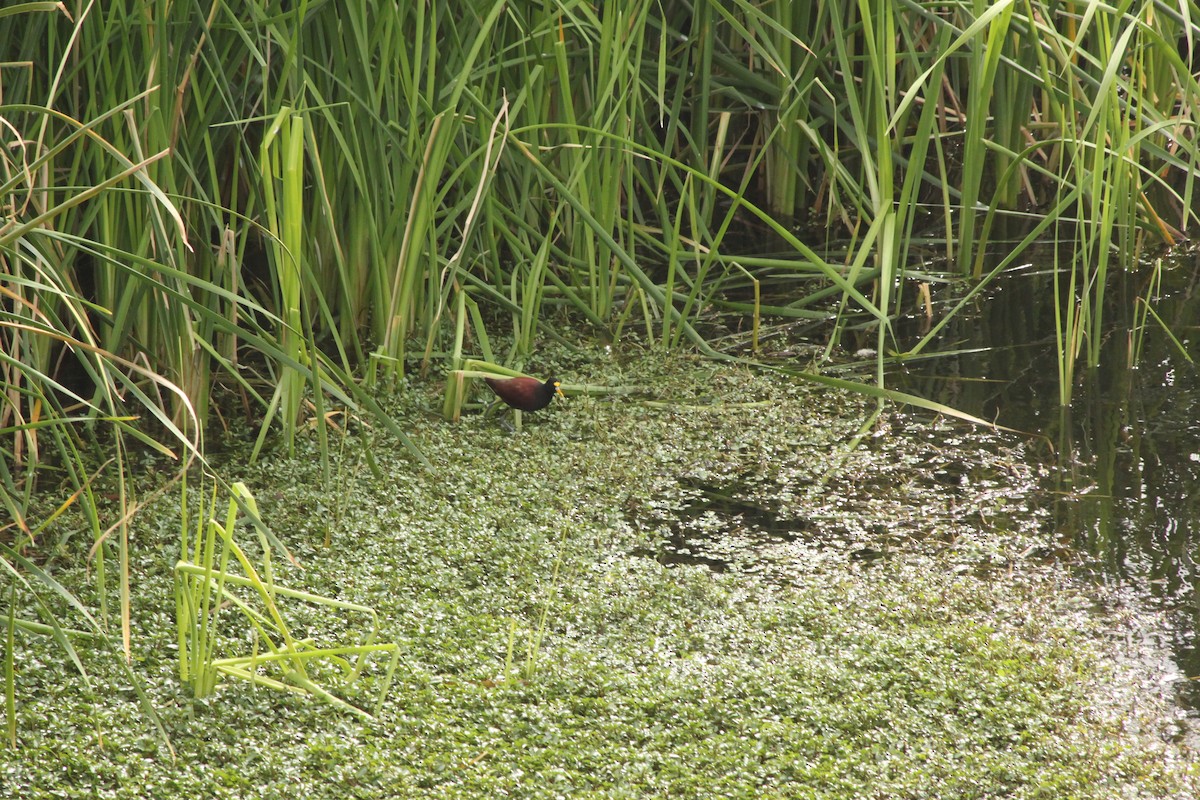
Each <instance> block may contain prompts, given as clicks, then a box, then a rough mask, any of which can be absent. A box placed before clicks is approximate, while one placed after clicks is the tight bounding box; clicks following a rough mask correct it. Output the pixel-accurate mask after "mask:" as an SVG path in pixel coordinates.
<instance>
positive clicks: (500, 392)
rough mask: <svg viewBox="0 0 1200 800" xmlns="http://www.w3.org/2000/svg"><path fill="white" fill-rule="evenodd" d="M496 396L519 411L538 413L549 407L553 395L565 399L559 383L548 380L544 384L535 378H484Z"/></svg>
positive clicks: (552, 379) (551, 379)
mask: <svg viewBox="0 0 1200 800" xmlns="http://www.w3.org/2000/svg"><path fill="white" fill-rule="evenodd" d="M484 380H485V381H487V385H488V386H490V387H492V391H493V392H495V393H496V396H497V397H499V398H500V399H501V400H503V401H504V402H505V403H506V404H507V405H509V406H510V407H512V408H515V409H518V410H520V411H539V410H541V409H543V408H545V407H546V406H548V405H550V401H551V400H553V399H554V395H556V394H557V395H559V396H560V397H563V398H565V397H566V395H565V394H563V390H562V389H561V388H560V385H559V382H558V381H557V380H555V379H554V378H549V379H548V380H546V381H545V382H544V383H543V382H542V381H539V380H538V379H537V378H484Z"/></svg>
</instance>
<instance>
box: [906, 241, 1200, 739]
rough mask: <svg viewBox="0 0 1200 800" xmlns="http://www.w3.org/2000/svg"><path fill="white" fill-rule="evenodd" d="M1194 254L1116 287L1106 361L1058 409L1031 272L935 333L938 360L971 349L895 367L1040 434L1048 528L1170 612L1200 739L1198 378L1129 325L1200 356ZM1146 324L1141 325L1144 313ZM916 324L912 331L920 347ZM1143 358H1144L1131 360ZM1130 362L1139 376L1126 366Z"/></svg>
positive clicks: (1174, 352)
mask: <svg viewBox="0 0 1200 800" xmlns="http://www.w3.org/2000/svg"><path fill="white" fill-rule="evenodd" d="M1198 275H1200V256H1197V255H1195V254H1192V255H1187V256H1183V257H1178V258H1176V259H1175V260H1174V261H1173V262H1172V263H1170V264H1166V263H1164V265H1163V270H1162V272H1161V279H1162V280H1161V286H1160V287H1159V288H1158V291H1157V292H1151V289H1153V288H1154V283H1153V273H1152V270H1149V269H1147V270H1145V271H1143V272H1140V273H1123V274H1121V275H1119V276H1117V277H1115V278H1114V279H1113V280H1112V281H1111V282H1110V286H1109V288H1108V290H1107V294H1106V298H1105V303H1104V325H1103V329H1104V330H1105V335H1104V341H1103V358H1102V360H1101V363H1100V365H1099V366H1098V367H1097V368H1095V369H1092V370H1089V369H1087V368H1086V367H1084V366H1082V364H1081V366H1080V367H1079V372H1078V374H1077V375H1076V376H1075V381H1074V386H1073V388H1072V397H1071V402H1070V404H1069V406H1067V407H1065V408H1064V407H1062V406H1061V405H1060V403H1059V376H1058V366H1057V360H1056V356H1055V353H1056V348H1057V346H1056V341H1055V319H1054V302H1053V296H1054V295H1053V292H1054V288H1053V279H1052V277H1051V276H1050V275H1048V274H1045V273H1044V272H1043V273H1040V272H1038V271H1037V270H1036V267H1030V268H1027V269H1026V270H1024V271H1021V272H1017V273H1014V274H1011V275H1007V276H1004V277H1003V278H1002V279H1001V280H1000V281H999V282H998V283H997V284H996V286H995V288H994V290H993V291H992V292H991V293H990V294H989V296H988V297H987V298H986V299H985V300H984V301H983V302H981V303H979V304H978V305H977V307H975V308H974V309H973V310H972V311H971V312H970V313H969V314H967V315H964V316H963V317H962V318H961V319H960V320H958V321H956V322H954V323H952V324H951V325H950V326H948V328H947V329H946V330H945V331H944V332H943V333H942V334H941V335H940V341H939V343H938V345H937V347H935V348H934V349H935V350H943V351H949V350H955V349H965V348H971V347H978V346H980V345H981V344H986V345H987V347H988V349H986V350H982V351H980V352H975V353H968V354H961V355H952V356H947V357H945V358H938V359H933V360H929V361H923V362H919V363H917V364H913V365H911V366H908V367H906V368H903V369H899V370H896V371H895V372H894V373H893V375H892V378H891V385H892V386H893V387H894V388H899V389H903V390H905V391H910V392H913V393H916V394H919V395H922V396H925V397H928V398H932V399H936V400H939V401H941V402H944V403H946V404H947V405H952V406H954V407H955V408H958V409H961V410H963V411H967V412H969V413H972V414H975V415H977V416H980V417H983V418H985V419H993V420H995V421H996V422H998V423H999V424H1001V425H1005V426H1008V427H1012V428H1016V429H1019V430H1023V431H1030V432H1034V433H1039V434H1042V435H1044V436H1045V437H1046V438H1047V441H1046V451H1045V452H1046V460H1047V462H1048V463H1049V464H1050V465H1051V466H1054V467H1056V469H1054V470H1052V474H1053V475H1054V477H1053V478H1052V480H1053V482H1054V486H1053V489H1054V490H1055V491H1054V492H1053V493H1052V495H1053V498H1054V499H1052V500H1051V501H1050V504H1051V509H1050V511H1051V518H1052V520H1053V525H1054V531H1055V532H1056V534H1057V535H1058V538H1059V541H1060V543H1061V544H1063V545H1066V546H1068V547H1070V548H1071V549H1073V550H1074V551H1075V552H1076V553H1077V554H1078V555H1079V560H1080V563H1081V567H1080V568H1081V569H1082V570H1084V571H1085V572H1088V573H1091V574H1092V575H1093V576H1095V577H1096V578H1097V579H1099V580H1102V581H1104V582H1107V583H1109V584H1113V583H1116V584H1117V585H1119V586H1120V587H1123V588H1125V589H1127V590H1128V591H1132V592H1134V593H1135V594H1136V595H1137V596H1138V597H1140V598H1141V599H1142V600H1143V602H1145V603H1146V604H1147V605H1150V606H1151V607H1152V608H1156V609H1160V610H1162V611H1165V612H1167V616H1168V619H1169V620H1170V628H1169V630H1168V631H1167V632H1166V633H1164V636H1165V638H1166V639H1167V640H1168V641H1167V642H1165V644H1166V645H1167V646H1168V647H1169V649H1170V651H1171V653H1172V654H1173V658H1174V660H1175V662H1176V664H1177V665H1178V667H1179V669H1180V671H1181V672H1182V673H1183V675H1184V676H1186V677H1187V678H1189V679H1192V680H1181V681H1177V682H1176V683H1175V687H1174V688H1175V694H1176V696H1177V699H1178V702H1179V703H1180V704H1181V706H1182V707H1183V708H1185V709H1187V711H1188V712H1189V717H1190V723H1191V724H1190V725H1189V727H1190V728H1192V729H1200V726H1197V723H1198V722H1200V681H1198V680H1195V679H1196V678H1197V677H1200V576H1198V575H1197V571H1198V570H1197V561H1198V560H1200V376H1198V375H1197V368H1196V366H1195V365H1193V364H1191V363H1189V362H1188V360H1187V358H1186V357H1185V356H1184V355H1183V354H1182V353H1181V352H1180V348H1179V346H1178V345H1176V344H1175V343H1173V342H1171V340H1170V338H1169V337H1168V336H1167V335H1166V334H1165V333H1164V332H1163V329H1162V326H1161V325H1160V324H1159V323H1157V322H1156V321H1154V320H1153V318H1150V319H1149V320H1148V321H1147V322H1146V324H1145V325H1144V326H1143V327H1142V330H1141V332H1140V333H1139V329H1138V317H1137V314H1138V309H1139V305H1141V304H1142V303H1143V300H1147V299H1148V300H1149V304H1150V306H1151V307H1152V308H1153V309H1154V311H1155V312H1156V313H1157V314H1158V316H1159V317H1161V319H1162V321H1163V323H1165V324H1166V326H1167V327H1168V328H1169V329H1170V330H1171V332H1172V333H1173V334H1174V335H1175V337H1176V338H1177V339H1178V340H1179V343H1180V344H1181V345H1182V347H1183V349H1184V350H1186V351H1187V353H1188V354H1189V355H1190V356H1191V357H1192V358H1193V359H1198V358H1200V346H1197V339H1198V338H1200V337H1198V336H1197V325H1198V324H1200V287H1198V286H1197V283H1198ZM1143 316H1144V315H1143ZM919 325H920V323H919V321H912V320H910V321H908V323H907V324H906V325H905V326H901V329H902V330H903V328H904V327H911V330H910V331H908V332H907V333H906V334H905V335H911V336H912V338H911V340H910V341H906V342H904V344H905V346H910V345H911V344H912V343H915V342H916V341H917V338H918V335H917V334H918V331H917V330H916V329H917V328H919ZM1139 349H1140V352H1139ZM1131 361H1132V362H1133V363H1134V364H1135V368H1134V369H1132V370H1130V369H1129V365H1130V363H1131Z"/></svg>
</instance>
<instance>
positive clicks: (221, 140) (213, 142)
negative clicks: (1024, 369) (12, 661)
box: [0, 0, 1200, 720]
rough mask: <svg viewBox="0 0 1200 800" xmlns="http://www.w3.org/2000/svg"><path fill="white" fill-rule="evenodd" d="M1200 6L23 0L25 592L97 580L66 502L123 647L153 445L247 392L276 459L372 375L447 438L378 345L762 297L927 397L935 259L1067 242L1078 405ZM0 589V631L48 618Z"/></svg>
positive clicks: (15, 326) (17, 375)
mask: <svg viewBox="0 0 1200 800" xmlns="http://www.w3.org/2000/svg"><path fill="white" fill-rule="evenodd" d="M1198 11H1200V8H1197V5H1196V4H1195V3H1193V2H1184V3H1175V4H1164V3H1155V2H1149V0H1147V1H1145V2H1131V3H1122V4H1117V5H1104V4H1097V3H1082V2H1016V0H1007V1H1003V0H1002V2H981V0H961V1H960V2H949V3H940V4H937V5H935V6H930V5H920V4H913V3H910V2H900V1H899V0H860V1H859V2H855V3H832V2H821V1H819V0H818V1H817V2H800V1H799V0H781V1H780V2H774V3H766V4H763V3H754V2H750V0H731V2H728V3H709V2H699V3H677V2H649V0H639V1H638V2H634V3H624V4H620V3H574V2H557V1H556V0H552V1H551V2H544V3H531V2H504V1H502V0H468V2H460V3H453V4H452V3H444V2H433V3H422V2H407V1H406V2H394V3H382V2H364V3H350V4H344V3H317V2H312V3H304V2H301V3H292V4H277V3H270V2H265V0H257V1H254V0H252V1H251V2H245V3H222V2H215V1H214V2H209V3H203V2H202V3H177V2H175V3H173V2H167V0H151V1H150V2H140V1H139V2H132V1H130V0H113V2H105V3H98V2H95V0H71V2H63V3H57V2H27V3H19V4H15V5H14V4H9V5H8V6H6V7H5V8H0V41H2V42H4V43H5V44H4V57H3V58H0V138H2V140H3V145H4V146H3V147H0V200H2V204H0V216H2V218H0V292H2V294H3V302H2V303H0V342H2V344H3V347H0V382H2V383H3V388H4V391H3V395H2V396H3V403H2V405H0V434H2V435H3V437H4V442H5V444H4V455H3V457H2V458H0V482H2V483H3V491H2V492H0V497H2V498H3V503H4V506H5V510H6V512H7V514H8V517H9V519H10V523H9V525H8V527H7V529H6V531H5V532H4V536H3V538H0V566H2V567H3V569H4V572H5V573H6V575H7V578H6V580H7V582H8V589H7V591H6V592H5V596H6V597H9V598H10V601H9V602H10V609H11V608H12V607H13V605H12V604H13V603H15V602H17V598H18V597H20V598H25V600H27V601H30V602H33V601H34V600H35V599H36V598H40V597H43V596H46V595H55V596H57V595H61V594H64V593H65V594H70V592H68V591H67V590H66V589H64V588H63V587H60V586H58V585H57V584H56V583H55V582H54V581H53V580H52V578H50V576H48V575H46V574H45V573H43V572H40V571H39V570H37V569H36V568H35V567H36V563H35V560H30V558H29V555H30V554H31V553H36V552H37V551H38V550H39V549H40V548H44V547H45V546H46V536H47V533H48V530H49V529H50V527H51V526H52V525H54V524H58V523H59V521H61V520H62V519H64V517H63V514H64V513H65V512H66V511H68V510H69V511H71V512H73V514H74V515H73V516H72V517H71V519H79V520H82V522H80V523H72V524H81V525H84V526H86V528H87V529H88V531H89V536H90V539H91V544H90V545H89V546H88V547H87V549H86V550H85V551H83V552H80V553H78V554H77V555H78V556H79V557H80V558H87V559H89V560H90V563H91V565H92V570H91V576H92V580H93V581H94V586H95V593H94V594H95V597H96V609H94V610H95V613H96V614H97V615H98V620H97V623H98V626H99V627H103V626H104V625H105V624H107V621H108V620H109V619H110V617H112V615H114V614H116V615H118V616H119V617H120V620H121V622H120V628H121V630H122V640H123V641H122V644H121V649H122V650H123V652H124V654H125V657H126V658H128V657H129V653H130V646H129V636H130V625H129V620H128V615H129V613H130V611H129V609H130V602H129V594H130V592H131V591H132V589H131V583H130V575H129V564H130V558H129V547H130V542H129V521H130V520H131V519H132V518H133V517H134V516H135V515H136V512H137V511H138V509H139V508H140V507H141V505H140V499H139V497H137V496H136V493H135V492H134V483H135V481H134V479H133V478H134V474H135V470H134V468H133V467H132V466H131V463H130V450H131V447H132V448H136V449H141V448H151V449H153V450H155V451H157V452H159V453H160V454H161V455H163V456H164V457H166V458H168V459H173V461H174V463H175V464H176V465H177V467H176V469H177V473H176V474H181V472H182V470H184V466H183V465H185V464H189V463H195V459H197V458H200V457H202V456H203V454H204V453H205V452H206V450H207V448H206V436H209V435H211V434H212V433H213V432H214V431H218V430H225V429H226V428H227V427H228V426H229V420H230V417H231V416H238V417H244V418H246V419H249V420H250V422H251V424H253V425H255V426H257V432H256V433H254V434H252V435H253V436H256V447H255V449H254V452H253V455H254V457H255V458H257V457H258V456H259V455H260V454H261V453H262V451H263V449H264V448H267V447H273V446H275V445H276V444H277V443H278V444H279V446H282V447H283V448H285V449H287V450H292V449H294V448H295V446H296V438H297V433H298V431H299V426H300V425H302V424H305V423H306V422H308V421H312V422H314V424H315V435H316V436H317V438H318V441H319V442H320V456H319V457H320V459H321V461H322V463H323V464H324V465H326V467H327V466H328V463H329V447H330V445H329V435H330V433H329V428H328V421H329V420H330V419H331V416H330V413H331V412H332V411H336V410H347V411H349V412H351V413H354V414H358V415H360V416H361V417H362V418H364V419H370V420H371V424H373V425H376V426H378V427H379V428H380V429H381V430H383V431H386V432H387V434H388V435H390V436H394V437H397V438H399V439H400V440H401V441H403V442H405V443H406V444H407V445H408V447H409V452H410V455H411V458H412V460H413V465H414V468H417V467H418V466H419V465H424V466H426V467H427V466H428V462H427V461H425V459H424V456H423V455H422V454H421V453H420V451H419V450H418V449H417V448H416V446H415V445H414V444H412V443H411V442H409V441H408V439H407V438H406V434H407V432H406V431H405V430H404V429H403V428H402V427H401V426H400V425H398V424H397V423H396V422H395V420H393V419H392V418H391V417H390V416H389V415H388V414H386V413H385V412H384V411H383V409H382V408H381V407H380V406H379V405H378V403H377V401H376V400H375V397H374V395H373V394H372V393H370V392H368V391H366V390H365V389H364V388H363V387H364V383H363V382H362V381H360V380H359V378H360V376H361V375H363V374H366V375H367V376H368V377H369V378H371V379H373V380H374V381H378V382H387V381H394V380H396V379H397V378H399V377H400V376H401V375H403V373H404V372H405V370H407V369H412V368H421V369H427V368H439V369H441V368H447V369H450V370H455V369H463V368H464V366H465V362H466V360H467V359H469V358H472V357H475V356H482V359H483V360H484V361H487V362H491V363H494V364H496V365H498V366H504V367H506V368H510V369H513V370H516V371H521V370H523V369H524V368H525V367H526V365H527V364H529V363H530V362H531V361H532V360H533V359H535V358H536V348H537V347H538V342H539V341H542V340H544V338H545V337H547V336H553V335H555V334H556V331H557V330H562V329H565V327H566V326H573V325H582V326H586V327H587V328H589V329H590V330H592V331H594V332H595V334H596V335H597V336H598V337H602V338H612V337H640V338H642V339H644V340H645V341H647V342H648V343H652V344H653V345H655V346H658V347H662V348H666V349H678V348H692V349H694V350H696V351H699V352H700V353H702V354H704V355H706V356H708V357H712V358H733V357H734V356H733V355H732V354H731V351H732V350H733V348H732V347H727V346H726V345H728V344H729V342H728V340H720V339H716V338H713V337H712V336H710V331H712V330H714V329H716V330H723V328H714V327H713V326H711V325H709V323H711V322H713V321H714V320H720V321H723V322H725V323H728V324H729V325H730V326H732V327H734V328H741V329H745V330H748V331H750V332H751V336H750V341H751V347H750V352H751V354H753V353H754V351H755V350H756V349H757V348H758V346H759V335H760V333H761V331H762V326H763V325H765V324H768V322H767V320H772V321H774V320H786V321H791V322H801V323H805V324H812V325H813V326H814V327H812V328H811V329H809V330H811V335H812V336H814V337H819V338H821V339H822V340H823V341H824V342H826V343H827V345H828V346H827V350H826V352H827V354H828V355H829V357H830V358H831V359H832V358H833V356H834V355H835V354H836V353H837V352H838V350H839V348H840V346H841V344H842V342H843V339H844V338H845V339H846V340H847V341H849V338H850V337H853V338H854V341H855V343H856V345H855V346H857V344H858V343H861V341H863V340H864V339H865V340H866V342H868V343H870V344H871V345H872V348H873V350H874V352H875V353H876V356H875V361H874V364H873V369H871V371H870V373H871V374H870V375H869V376H867V377H868V380H867V381H866V382H861V381H859V380H857V379H856V380H844V379H842V378H837V377H830V376H829V375H826V374H823V372H822V371H823V369H824V363H823V362H818V363H816V364H814V365H807V364H806V365H802V366H799V367H796V368H795V369H794V371H795V372H796V373H799V374H805V375H809V376H811V377H813V378H814V379H818V380H824V381H825V382H827V383H832V384H835V385H839V386H845V387H850V388H858V389H860V390H861V387H863V386H867V385H869V386H870V387H871V391H873V392H874V393H875V394H876V396H877V397H879V398H880V399H881V400H883V399H887V398H891V399H893V400H899V401H902V402H914V403H921V402H923V401H922V398H918V397H905V396H900V395H897V394H895V393H890V390H889V389H888V388H887V387H886V385H885V381H884V375H885V367H886V366H887V365H888V363H889V361H890V360H892V359H900V358H911V357H915V356H918V355H925V354H926V353H925V351H926V350H927V349H928V348H930V347H931V343H932V342H934V341H935V337H936V335H937V333H938V331H939V330H940V327H941V324H943V323H944V322H945V320H946V319H947V318H948V317H949V316H950V315H952V314H954V313H957V311H958V309H959V308H961V307H962V305H961V304H959V305H951V306H950V307H948V309H946V310H942V311H939V312H938V313H939V314H941V316H940V317H939V318H934V317H933V316H932V311H931V312H930V313H931V318H930V320H929V322H930V325H929V328H930V330H929V333H928V335H927V336H925V337H924V338H922V339H921V340H920V341H918V342H917V343H916V344H915V345H913V346H911V347H901V346H900V345H899V344H898V343H897V341H896V339H895V337H894V334H893V331H892V322H893V320H894V319H895V318H896V317H897V316H898V315H899V314H901V313H905V312H906V311H908V310H911V309H912V308H914V307H922V308H926V307H928V308H931V307H930V306H929V304H928V299H929V296H930V293H931V291H935V290H938V289H939V288H940V287H942V286H944V285H953V286H955V287H957V288H958V290H960V291H961V292H963V293H964V294H966V296H967V297H968V298H969V297H973V296H977V294H976V293H978V292H980V289H981V287H983V286H985V285H986V284H987V282H988V281H990V280H992V279H994V278H995V277H996V276H997V275H1000V274H1002V273H1003V272H1004V270H1005V269H1007V268H1008V267H1010V266H1013V265H1016V264H1020V263H1022V259H1023V258H1024V257H1025V256H1027V253H1026V250H1027V248H1028V247H1029V246H1030V245H1031V244H1033V243H1035V242H1038V241H1044V240H1046V239H1049V240H1051V241H1052V242H1053V243H1054V244H1055V245H1057V247H1055V249H1054V250H1053V252H1054V253H1056V254H1057V255H1056V259H1057V261H1056V263H1051V264H1039V265H1038V267H1039V268H1041V269H1045V270H1048V271H1050V273H1051V274H1052V276H1053V285H1052V291H1051V292H1048V293H1047V297H1046V302H1047V303H1052V304H1053V306H1054V309H1055V312H1056V314H1057V320H1058V324H1057V329H1056V341H1055V347H1056V348H1057V352H1058V354H1059V359H1058V363H1059V370H1060V398H1061V401H1062V402H1063V403H1065V402H1067V401H1068V400H1069V397H1070V391H1071V387H1072V385H1073V383H1074V381H1073V376H1074V370H1075V368H1076V365H1077V364H1078V363H1080V362H1082V363H1085V364H1091V363H1094V362H1095V361H1096V360H1097V359H1098V358H1099V342H1100V339H1101V336H1100V332H1101V330H1102V325H1103V319H1102V313H1101V309H1102V308H1103V306H1102V301H1103V298H1104V292H1105V286H1106V283H1107V281H1108V276H1109V274H1110V273H1111V272H1112V271H1114V270H1124V269H1131V268H1134V267H1135V266H1136V265H1137V264H1138V263H1139V262H1140V260H1141V259H1142V257H1143V256H1144V254H1145V253H1147V252H1148V251H1150V250H1152V249H1154V248H1158V247H1160V246H1163V245H1170V244H1173V243H1176V242H1179V241H1181V240H1182V239H1184V238H1185V237H1186V236H1187V234H1188V231H1189V229H1190V227H1191V226H1192V225H1193V224H1194V216H1195V213H1196V211H1195V209H1196V197H1195V194H1196V192H1195V177H1194V176H1195V174H1196V170H1195V163H1196V136H1195V120H1194V117H1195V112H1196V110H1197V100H1198V97H1200V91H1198V89H1200V87H1198V85H1197V81H1196V78H1195V75H1194V72H1193V64H1194V62H1195V60H1196V57H1195V53H1196V46H1197V33H1198V32H1200V28H1198V27H1197V24H1196V19H1197V18H1198V17H1197V12H1198ZM1013 231H1016V234H1015V236H1014V235H1013V233H1012V232H1013ZM1000 232H1003V236H1001V234H1000ZM998 249H999V250H1000V251H1002V253H1001V255H1000V256H999V257H997V256H996V252H997V250H998ZM964 302H965V301H964ZM1144 310H1145V319H1147V320H1156V319H1157V318H1156V317H1154V312H1153V304H1152V302H1150V303H1147V305H1146V306H1145V309H1144ZM815 326H820V327H815ZM498 334H503V337H504V339H503V340H504V341H506V342H511V347H510V348H509V349H508V350H507V351H506V352H503V353H499V352H492V351H491V350H490V349H489V348H488V343H489V342H490V341H492V340H493V339H495V338H496V337H497V335H498ZM742 341H744V340H743V339H740V338H739V339H738V343H739V345H740V344H741V343H742ZM738 357H742V356H740V355H739V356H738ZM459 374H461V373H459ZM860 377H861V376H860ZM461 400H462V398H461V397H458V396H454V395H453V393H452V392H448V394H447V406H446V408H447V412H448V414H450V415H451V416H453V413H454V411H455V410H456V409H457V408H459V407H460V406H459V404H460V403H461ZM323 475H324V479H325V480H329V479H330V472H329V470H328V469H326V470H325V471H324V473H323ZM98 482H103V483H104V484H105V485H106V486H115V487H116V489H115V490H113V491H114V493H115V495H116V496H117V498H118V507H117V508H116V509H115V511H113V512H108V511H103V512H102V511H101V504H100V503H99V502H98V501H97V497H96V491H97V490H96V487H97V485H98ZM204 529H205V528H204V524H201V526H200V530H204ZM114 591H115V592H116V602H113V598H110V595H111V594H112V593H113V592H114ZM14 592H15V593H16V596H14V594H13V593H14ZM82 610H83V609H82V606H80V607H79V608H78V609H77V613H80V614H81V615H82ZM48 613H49V612H43V616H45V615H46V614H48ZM89 613H90V612H89ZM8 616H9V619H10V624H9V637H10V639H11V638H12V637H13V636H25V635H27V631H28V626H29V625H33V624H34V621H33V620H26V619H21V618H18V617H15V616H13V614H12V613H10V614H9V615H8ZM196 619H197V620H198V619H200V618H199V617H197V618H196ZM38 624H42V625H49V626H50V627H51V628H52V629H54V630H55V631H56V633H55V634H54V639H55V640H56V641H57V642H58V646H59V647H61V648H62V649H63V650H64V651H66V652H68V653H69V652H70V646H69V641H70V639H69V637H68V636H65V635H60V634H59V633H58V631H61V630H65V628H64V627H63V626H62V625H59V624H58V623H57V622H56V621H55V620H53V619H43V620H42V621H41V622H40V623H38ZM97 629H98V628H97ZM9 652H11V650H10V651H9ZM8 676H9V683H10V692H9V694H10V696H11V694H12V691H11V683H12V669H11V665H10V668H9V670H8ZM10 706H11V701H10ZM9 719H10V720H11V719H12V717H11V715H10V717H9Z"/></svg>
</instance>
